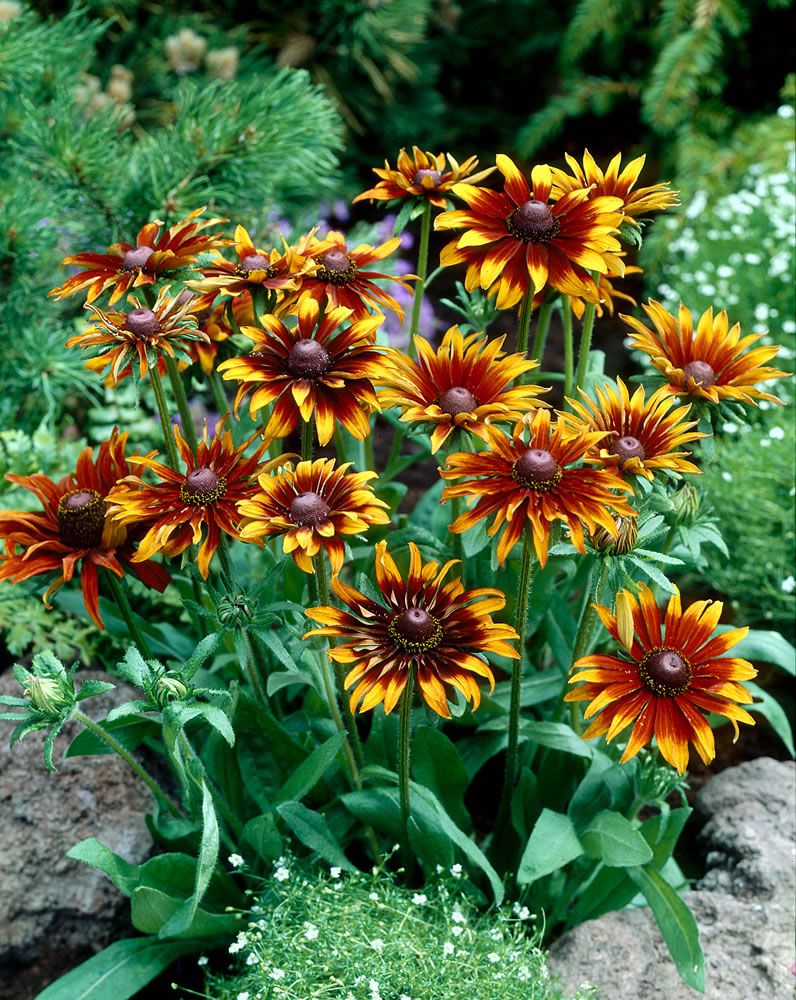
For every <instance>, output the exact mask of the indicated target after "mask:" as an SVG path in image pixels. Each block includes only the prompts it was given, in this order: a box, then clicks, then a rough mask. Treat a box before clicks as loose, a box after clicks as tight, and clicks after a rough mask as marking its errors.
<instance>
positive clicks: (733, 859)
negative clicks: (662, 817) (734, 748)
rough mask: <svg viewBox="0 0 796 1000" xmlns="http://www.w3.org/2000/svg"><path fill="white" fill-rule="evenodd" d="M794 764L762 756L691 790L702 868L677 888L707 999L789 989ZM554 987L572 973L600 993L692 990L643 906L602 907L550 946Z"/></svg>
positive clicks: (781, 995)
mask: <svg viewBox="0 0 796 1000" xmlns="http://www.w3.org/2000/svg"><path fill="white" fill-rule="evenodd" d="M795 791H796V765H794V763H793V762H792V761H789V762H780V761H774V760H770V759H767V758H761V759H758V760H754V761H750V762H748V763H745V764H741V765H740V766H739V767H735V768H729V769H727V770H726V771H722V772H721V773H720V774H718V775H716V777H714V778H712V779H711V781H710V782H709V783H708V784H707V785H705V786H704V788H703V789H702V790H701V791H700V793H699V795H698V796H697V802H696V808H697V811H698V813H699V814H700V815H701V816H702V817H703V818H705V819H706V820H707V821H706V823H705V826H704V828H703V830H702V832H701V834H700V837H701V840H702V842H703V844H704V846H705V847H706V849H707V865H708V871H707V872H706V874H705V877H704V878H703V879H702V881H701V882H700V883H699V885H698V887H697V889H696V890H695V891H693V892H688V893H686V894H685V896H684V898H685V900H686V902H687V903H688V905H689V906H690V908H691V910H692V911H693V913H694V916H695V918H696V921H697V924H698V926H699V931H700V940H701V942H702V949H703V951H704V953H705V983H706V989H705V994H704V995H705V997H706V998H707V1000H757V998H761V1000H787V998H790V997H792V996H793V994H794V984H796V980H795V979H794V975H793V965H792V963H793V962H794V958H796V954H795V953H794V933H795V931H796V927H795V920H794V888H795V887H796V885H795V882H796V879H795V871H794V837H795V836H796V820H795V818H794V801H795V800H796V795H795V794H794V793H795ZM550 966H551V971H552V972H553V973H555V974H558V975H559V976H560V977H561V983H562V987H563V989H564V992H565V993H566V992H567V991H569V992H574V991H575V989H576V988H577V986H578V985H579V984H580V983H582V982H593V983H595V984H596V985H597V987H598V990H597V992H598V996H599V997H600V1000H694V998H696V997H697V996H699V994H698V993H696V991H694V990H692V989H690V987H688V986H686V985H685V984H684V983H683V982H682V980H681V979H680V977H679V976H678V974H677V971H676V969H675V967H674V964H673V963H672V960H671V958H670V957H669V953H668V950H667V948H666V945H665V943H664V941H663V938H662V937H661V934H660V931H659V930H658V928H657V925H656V924H655V921H654V919H653V917H652V915H651V914H650V912H649V910H647V909H634V910H622V911H618V912H615V913H606V914H605V915H604V916H602V917H600V918H598V919H597V920H590V921H587V922H586V923H584V924H581V925H580V926H579V927H576V928H574V929H573V930H571V931H569V932H568V933H567V934H565V935H564V936H563V937H562V938H561V939H560V940H559V941H557V942H556V943H555V944H554V945H553V947H552V948H551V951H550Z"/></svg>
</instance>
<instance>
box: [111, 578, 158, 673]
mask: <svg viewBox="0 0 796 1000" xmlns="http://www.w3.org/2000/svg"><path fill="white" fill-rule="evenodd" d="M105 579H106V580H107V581H108V583H109V584H110V588H111V590H112V591H113V599H114V600H115V601H116V606H117V607H118V609H119V611H120V612H121V615H122V618H124V621H125V624H126V625H127V631H128V632H129V633H130V638H131V639H132V640H133V642H134V643H135V644H136V646H137V647H138V651H139V652H140V653H141V655H142V656H144V657H146V658H147V659H148V660H151V659H152V650H151V648H150V646H149V642H148V641H147V638H146V636H145V635H144V633H143V632H142V631H141V626H140V625H139V624H138V622H137V621H136V618H135V615H134V614H133V609H132V606H131V605H130V599H129V597H128V596H127V591H126V590H125V589H124V584H123V583H122V581H121V580H120V579H119V577H118V576H117V575H116V574H115V573H112V572H111V571H110V570H106V571H105Z"/></svg>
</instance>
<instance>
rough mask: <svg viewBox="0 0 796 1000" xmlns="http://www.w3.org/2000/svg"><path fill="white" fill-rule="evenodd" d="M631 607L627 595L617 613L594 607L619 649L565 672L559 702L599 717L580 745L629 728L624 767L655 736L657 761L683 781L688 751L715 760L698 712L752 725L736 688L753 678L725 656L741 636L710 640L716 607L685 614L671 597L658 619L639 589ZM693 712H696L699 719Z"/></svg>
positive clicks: (745, 699) (740, 632)
mask: <svg viewBox="0 0 796 1000" xmlns="http://www.w3.org/2000/svg"><path fill="white" fill-rule="evenodd" d="M637 586H638V589H639V597H638V599H637V598H636V597H635V595H634V594H632V593H631V592H630V591H627V590H620V592H619V593H618V594H617V598H616V613H615V614H612V613H611V611H610V610H609V609H608V608H606V607H603V606H602V605H597V604H596V605H594V607H595V608H596V609H597V612H598V614H599V615H600V618H601V619H602V622H603V625H605V627H606V628H607V629H608V631H609V632H610V634H611V637H612V638H613V639H614V640H615V641H616V642H618V643H619V644H620V645H621V646H622V647H623V649H622V651H620V653H619V655H607V656H606V655H602V654H592V655H591V656H584V657H581V659H579V660H578V661H577V662H576V663H575V664H574V665H573V667H572V669H573V671H576V673H575V674H574V676H573V677H572V678H571V679H570V683H571V684H577V683H579V682H584V683H582V684H581V685H580V686H579V687H577V688H575V689H573V690H572V691H570V692H569V693H568V694H567V696H566V701H589V702H590V703H591V704H590V705H589V706H588V708H587V709H586V712H585V717H586V718H587V719H590V718H591V717H592V716H595V715H597V716H598V717H597V718H596V719H595V720H594V722H592V724H591V725H590V726H589V728H588V729H587V730H586V732H585V733H584V734H583V738H584V739H591V738H592V737H594V736H602V735H603V734H605V737H606V739H607V740H609V741H610V740H613V739H614V738H615V737H616V736H618V734H619V733H620V732H622V730H624V729H626V728H627V726H629V725H630V724H631V723H633V730H632V732H631V734H630V739H629V740H628V744H627V747H626V748H625V751H624V753H623V754H622V758H621V762H622V763H624V762H625V761H627V760H630V758H631V757H634V756H635V755H636V754H637V753H638V751H639V750H640V749H641V748H642V747H643V746H646V745H647V744H648V743H649V742H650V740H651V739H652V737H653V736H654V737H655V739H656V740H657V742H658V748H659V750H660V751H661V754H662V755H663V757H664V759H665V760H667V761H668V762H669V763H670V764H671V765H672V767H675V768H677V770H678V771H679V773H680V774H682V773H683V772H684V771H685V769H686V766H687V765H688V744H689V743H693V744H694V746H695V747H696V750H697V753H698V754H699V756H700V757H701V758H702V760H703V761H704V762H705V764H709V763H710V762H711V761H712V760H713V758H714V757H715V756H716V748H715V743H714V740H713V732H712V730H711V728H710V726H709V725H708V721H707V719H706V718H705V716H704V715H703V714H702V713H703V712H715V713H716V714H717V715H723V716H724V717H725V718H727V719H729V720H730V721H731V722H732V725H733V727H734V729H735V738H736V739H737V738H738V723H739V722H746V723H749V724H751V725H754V719H753V718H752V717H751V716H750V715H749V713H748V712H747V711H745V710H744V709H743V708H741V707H740V705H748V704H751V702H752V696H751V695H750V694H749V692H748V691H747V690H746V688H745V687H744V686H743V685H742V684H740V683H739V681H746V680H751V679H752V678H753V677H755V676H756V674H757V671H756V670H755V668H754V667H753V666H752V664H751V663H749V662H748V661H747V660H743V659H739V658H737V657H727V656H724V654H725V653H726V652H727V651H728V650H730V649H732V647H733V646H735V645H736V644H737V643H739V642H740V641H741V639H743V638H744V636H745V635H746V634H747V632H748V631H749V629H748V628H737V629H732V630H730V631H729V632H724V633H722V634H721V635H717V636H713V632H714V631H715V628H716V625H717V624H718V622H719V619H720V617H721V612H722V608H723V606H722V604H721V602H719V601H696V602H695V603H694V604H691V605H690V606H689V607H688V608H686V610H685V611H683V610H682V607H681V604H680V594H679V592H678V591H677V590H675V593H674V595H673V596H672V597H670V598H669V604H668V607H667V609H666V615H665V618H663V619H662V616H661V612H660V610H659V609H658V605H657V602H656V601H655V597H654V596H653V594H652V591H651V590H650V589H649V588H648V587H646V586H645V585H644V584H643V583H639V584H638V585H637ZM700 709H701V710H702V711H700Z"/></svg>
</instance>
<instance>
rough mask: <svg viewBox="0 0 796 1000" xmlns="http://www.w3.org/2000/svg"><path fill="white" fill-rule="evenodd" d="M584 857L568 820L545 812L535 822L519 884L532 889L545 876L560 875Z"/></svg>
mask: <svg viewBox="0 0 796 1000" xmlns="http://www.w3.org/2000/svg"><path fill="white" fill-rule="evenodd" d="M581 854H583V848H582V847H581V845H580V841H579V840H578V835H577V834H576V833H575V827H574V826H573V825H572V820H571V819H570V818H569V816H565V815H564V814H563V813H557V812H553V811H552V810H551V809H543V810H542V814H541V815H540V817H539V819H538V820H537V821H536V826H534V828H533V832H532V833H531V836H530V837H529V838H528V843H527V844H526V845H525V850H524V851H523V852H522V858H521V859H520V866H519V869H518V871H517V882H518V883H519V884H520V885H530V884H531V882H535V881H536V879H538V878H541V877H542V876H543V875H549V874H550V873H551V872H555V871H558V869H559V868H563V867H564V865H567V864H569V862H570V861H574V860H575V858H579V857H580V856H581Z"/></svg>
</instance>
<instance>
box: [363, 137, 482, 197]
mask: <svg viewBox="0 0 796 1000" xmlns="http://www.w3.org/2000/svg"><path fill="white" fill-rule="evenodd" d="M477 166H478V159H477V158H476V157H475V156H468V157H467V159H466V160H465V161H464V162H463V163H462V164H459V163H458V162H457V161H456V160H455V159H454V158H453V156H451V154H450V153H428V152H424V151H423V150H422V149H419V148H418V147H417V146H413V147H412V155H411V156H410V155H409V154H408V153H407V152H406V150H405V149H402V150H401V152H400V153H399V154H398V160H397V162H396V165H395V167H391V166H390V164H389V163H388V162H387V160H385V161H384V169H383V170H382V169H381V168H379V167H374V168H373V173H374V174H376V176H377V177H379V178H380V180H379V182H378V184H376V186H375V187H372V188H369V189H368V190H367V191H363V192H362V194H358V195H357V196H356V198H354V202H355V203H356V202H358V201H365V200H367V199H370V200H371V201H403V200H405V199H407V198H410V199H411V198H419V199H426V200H427V201H429V202H430V203H431V204H432V205H435V206H436V207H437V208H445V207H446V206H447V204H448V202H447V199H448V198H449V197H450V193H451V191H452V189H453V186H454V184H458V183H459V182H460V181H464V180H466V181H467V183H468V184H477V183H478V182H479V181H482V180H484V178H485V177H488V176H489V174H491V173H492V171H493V170H494V169H495V168H494V167H488V168H487V169H486V170H481V171H479V172H478V173H473V171H474V170H475V168H476V167H477Z"/></svg>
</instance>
